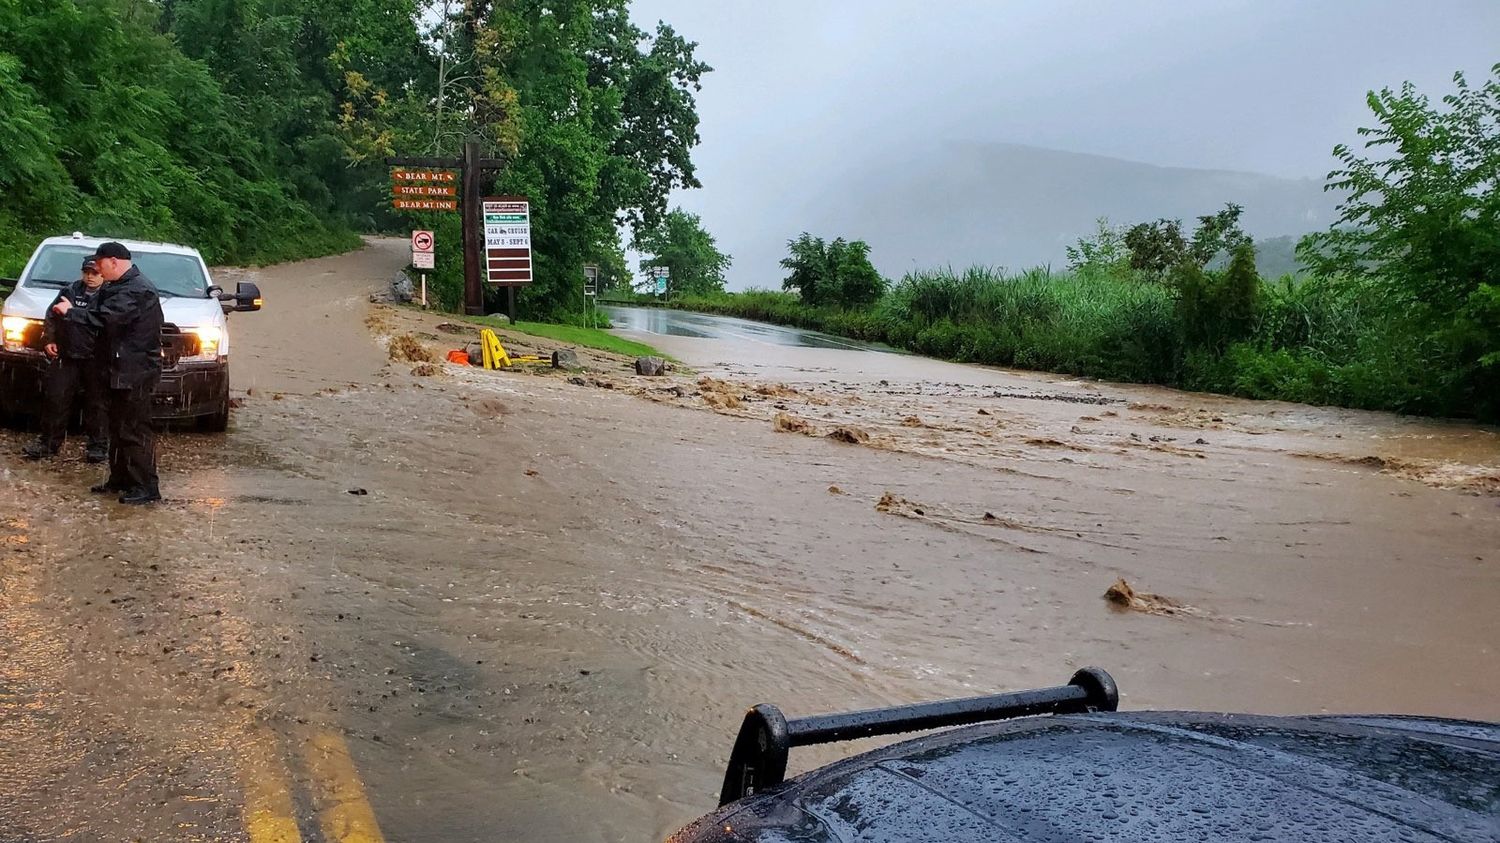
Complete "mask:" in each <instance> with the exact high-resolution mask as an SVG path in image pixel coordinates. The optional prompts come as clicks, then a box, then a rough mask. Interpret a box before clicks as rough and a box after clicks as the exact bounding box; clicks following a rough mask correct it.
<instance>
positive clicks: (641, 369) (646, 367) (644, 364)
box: [635, 357, 667, 378]
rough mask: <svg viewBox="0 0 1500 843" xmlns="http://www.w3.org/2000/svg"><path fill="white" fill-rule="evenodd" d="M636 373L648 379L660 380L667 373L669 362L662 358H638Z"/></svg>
mask: <svg viewBox="0 0 1500 843" xmlns="http://www.w3.org/2000/svg"><path fill="white" fill-rule="evenodd" d="M635 373H636V374H637V375H642V376H645V377H648V378H659V377H661V376H662V375H665V374H666V373H667V361H665V360H663V359H661V358H660V357H637V358H636V361H635Z"/></svg>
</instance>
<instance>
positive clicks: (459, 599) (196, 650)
mask: <svg viewBox="0 0 1500 843" xmlns="http://www.w3.org/2000/svg"><path fill="white" fill-rule="evenodd" d="M402 249H403V246H401V245H395V244H379V245H377V246H376V247H373V248H372V249H370V250H367V251H365V252H363V253H360V254H358V255H354V256H350V257H346V258H341V259H331V260H325V261H318V262H310V263H307V264H299V265H294V266H289V267H278V268H272V269H267V270H262V271H260V272H259V273H258V280H259V281H260V283H261V286H262V288H263V290H264V291H265V292H266V296H267V313H265V314H262V316H265V317H267V318H264V319H261V320H259V321H254V317H251V318H250V319H245V320H244V321H243V322H240V321H236V323H235V325H234V328H235V329H236V330H237V331H240V332H241V333H239V334H237V336H236V337H235V341H236V348H237V354H244V355H245V357H244V358H243V359H241V360H238V361H237V362H236V367H237V368H236V379H237V383H238V384H239V385H240V386H245V385H247V384H249V383H254V384H255V385H256V387H255V393H254V394H252V395H250V396H249V397H248V399H247V402H246V405H245V406H244V407H243V408H241V409H240V410H238V411H237V412H238V416H237V417H236V421H235V426H234V429H233V430H232V431H231V433H230V434H228V436H227V437H225V438H218V437H206V436H193V435H186V434H173V435H171V436H169V437H167V438H166V439H165V441H164V445H163V463H164V466H163V467H164V471H163V477H164V480H163V484H164V490H165V492H166V494H167V495H168V497H169V499H170V501H169V503H168V505H167V506H165V507H163V508H161V509H158V510H152V511H146V512H141V511H137V510H128V511H127V510H122V509H121V508H120V507H117V506H115V505H113V504H105V503H102V502H100V500H99V499H98V498H96V497H93V496H90V495H88V494H87V493H86V492H85V491H84V489H85V488H86V486H87V484H88V482H90V481H92V480H93V479H96V478H94V477H93V471H92V467H87V466H84V465H83V464H82V463H81V461H76V460H72V461H68V462H64V463H62V464H60V465H59V464H53V465H35V464H27V463H22V462H20V461H19V460H16V459H14V458H11V457H5V458H4V462H3V464H0V465H3V467H0V470H3V472H4V474H3V478H4V482H3V483H0V510H3V511H4V512H5V513H6V520H5V521H4V522H3V530H0V532H3V533H4V535H3V536H0V653H3V654H4V658H3V659H0V838H6V839H9V838H11V837H14V838H18V839H28V840H30V839H35V840H62V839H77V840H86V839H131V838H132V837H141V838H143V839H151V840H155V839H163V840H165V839H203V840H220V839H243V837H242V835H244V833H245V828H244V820H245V817H246V816H247V815H249V813H250V812H249V806H264V805H273V806H274V805H276V804H278V802H277V799H276V798H275V796H276V794H278V793H281V792H283V791H284V792H285V794H286V798H285V800H283V801H284V802H285V804H286V806H288V808H287V809H288V810H289V811H290V812H291V813H292V815H293V818H294V820H295V822H296V824H298V825H300V827H301V828H302V829H303V834H304V839H314V838H315V834H316V829H317V827H318V820H319V818H320V817H323V816H324V815H325V814H326V811H327V804H326V801H325V800H323V799H322V798H321V797H320V796H319V794H320V793H323V792H325V791H326V790H327V787H326V782H325V781H324V778H325V777H326V768H327V767H328V765H327V764H326V763H318V762H317V755H316V753H314V752H312V751H311V750H310V749H309V747H313V748H322V747H325V746H326V745H327V744H328V742H329V741H330V740H332V739H334V738H336V739H338V740H341V741H345V742H346V743H347V753H348V757H349V758H351V759H352V763H353V766H354V768H356V769H357V771H358V775H359V777H360V779H361V780H362V783H363V792H364V795H365V796H366V797H367V798H368V802H369V804H370V806H371V807H372V808H373V815H374V817H376V818H377V819H378V821H379V824H380V826H381V827H382V829H383V830H384V832H385V836H386V839H389V840H403V841H409V840H416V841H439V840H441V841H462V840H475V841H477V840H516V839H525V840H558V841H564V840H566V841H579V840H584V841H587V840H601V841H602V840H641V839H648V838H653V837H654V838H658V839H659V838H660V837H661V836H663V835H664V834H666V833H668V832H669V831H670V830H672V829H673V828H675V827H677V826H678V825H680V824H682V823H683V822H685V821H687V820H689V819H691V818H692V817H694V816H696V815H698V814H700V813H703V812H705V811H707V810H709V809H710V808H711V807H712V806H713V803H714V795H715V794H716V792H717V788H718V784H719V777H720V776H721V775H722V772H723V764H724V762H725V759H726V756H727V754H728V750H729V746H730V742H731V740H732V738H733V734H734V730H735V728H736V726H737V723H738V718H739V716H740V714H741V712H742V710H743V708H744V707H745V706H746V705H749V704H751V703H755V702H760V701H768V702H775V703H778V704H781V705H782V706H783V707H784V708H786V710H787V711H788V712H789V713H791V714H793V715H797V714H807V713H816V712H822V711H831V710H835V709H841V708H852V707H862V706H870V705H880V704H890V703H896V702H902V701H915V700H923V699H934V698H939V697H947V696H957V695H965V694H975V693H981V692H989V691H997V690H1005V689H1015V688H1022V687H1033V686H1040V685H1051V684H1056V683H1058V682H1060V681H1063V680H1065V679H1066V678H1067V676H1068V675H1069V674H1071V672H1072V671H1073V670H1074V669H1075V668H1077V667H1079V666H1082V665H1085V664H1097V665H1099V666H1102V667H1105V668H1107V669H1109V670H1110V671H1111V672H1113V673H1114V675H1115V676H1116V678H1117V679H1118V680H1119V682H1120V686H1121V689H1122V691H1123V693H1124V706H1125V707H1126V708H1134V709H1140V708H1204V709H1229V710H1248V711H1260V712H1272V713H1284V712H1318V711H1346V712H1347V711H1360V712H1365V711H1377V710H1378V711H1394V712H1420V713H1427V714H1439V715H1452V716H1463V717H1482V718H1487V719H1495V718H1497V717H1500V705H1497V703H1496V700H1497V699H1500V669H1497V668H1500V663H1497V653H1496V643H1497V642H1496V639H1495V627H1494V622H1493V618H1494V606H1495V605H1496V602H1497V600H1500V566H1497V561H1500V559H1497V557H1500V554H1497V552H1496V548H1497V547H1500V506H1497V503H1500V497H1496V496H1494V495H1492V494H1490V493H1489V492H1490V491H1491V488H1492V487H1491V486H1489V485H1487V483H1488V482H1489V481H1488V480H1487V479H1486V478H1488V477H1496V478H1500V458H1497V457H1500V445H1497V438H1496V435H1495V432H1494V431H1493V430H1490V429H1487V428H1481V427H1475V426H1470V425H1462V424H1454V423H1443V422H1431V421H1421V420H1410V419H1400V418H1396V417H1393V416H1386V415H1380V414H1373V413H1355V412H1350V411H1341V410H1321V409H1314V408H1308V407H1301V406H1295V405H1287V404H1275V403H1257V402H1248V401H1237V400H1232V399H1224V398H1217V397H1212V396H1201V395H1190V394H1185V393H1178V392H1173V391H1170V390H1163V389H1157V388H1151V387H1121V386H1113V385H1104V384H1094V383H1087V382H1079V381H1076V380H1071V379H1067V378H1061V377H1055V376H1046V375H1035V374H1024V373H1015V372H1007V371H1002V370H997V369H982V368H973V367H962V366H954V365H951V364H946V363H940V362H936V361H931V360H925V359H922V358H917V357H911V356H901V355H892V354H871V353H868V352H867V351H863V350H852V349H848V348H844V347H840V346H829V345H826V344H824V345H819V344H818V343H817V342H816V341H812V342H807V341H803V339H801V338H795V339H790V340H785V341H782V340H776V339H769V338H771V337H787V336H791V337H796V334H797V333H798V332H789V331H784V329H773V328H770V327H769V326H756V327H754V328H753V329H752V328H746V327H744V326H743V325H742V324H740V323H741V321H742V320H722V319H716V318H713V317H702V316H694V315H690V314H666V313H661V312H659V311H647V312H646V313H647V316H649V317H650V319H655V318H657V317H655V316H650V314H656V313H660V314H661V315H660V319H662V320H664V321H662V322H659V323H656V322H650V321H649V319H648V321H647V322H646V323H644V324H636V332H637V334H639V335H643V336H644V335H647V334H649V338H650V340H651V341H652V342H655V343H657V344H658V345H659V347H661V348H662V349H663V350H664V351H667V352H668V353H670V354H672V355H673V356H675V357H677V358H678V359H679V360H682V361H684V362H685V363H686V364H688V365H690V366H694V367H695V368H697V369H698V370H699V371H700V372H704V373H708V374H712V375H714V376H716V377H720V378H725V379H728V382H727V383H724V382H716V381H706V382H705V383H703V384H701V385H700V384H698V383H696V382H695V378H694V377H687V378H679V379H675V380H672V379H669V380H665V381H663V380H653V379H636V378H633V377H631V376H629V375H627V374H625V373H624V368H623V367H622V366H619V365H618V364H616V365H615V366H614V367H612V368H607V369H606V370H604V371H602V372H600V373H595V374H592V375H589V376H588V378H585V379H584V381H585V383H592V384H593V385H582V386H580V385H575V384H572V383H569V382H568V381H567V380H566V379H565V378H562V377H532V376H527V375H524V374H496V373H486V372H482V371H475V370H459V369H453V370H450V371H448V372H447V373H445V374H443V375H441V376H438V377H413V376H411V375H410V374H409V370H410V364H401V365H394V366H391V367H388V368H384V369H382V367H383V366H385V358H384V353H383V351H382V350H381V349H380V347H379V346H378V345H376V344H375V343H373V342H371V341H370V340H369V339H368V337H367V335H366V334H365V333H364V329H363V327H362V324H361V323H362V320H363V318H364V312H365V307H366V305H365V302H364V297H365V294H366V292H367V291H368V289H370V288H371V287H372V286H373V285H375V284H377V283H379V280H380V279H381V278H383V277H385V276H386V275H388V274H389V271H390V269H391V267H393V266H395V265H396V264H398V263H399V262H400V261H401V260H403V259H404V258H403V251H402ZM309 279H310V280H309ZM400 318H401V319H404V320H407V321H406V323H405V324H407V325H414V326H417V327H415V328H413V330H415V331H417V332H418V333H421V332H422V331H424V330H425V331H430V336H431V337H432V339H433V341H434V342H439V341H441V342H449V343H450V344H451V343H452V342H454V341H452V340H449V338H448V337H447V335H445V334H442V333H441V332H440V331H439V330H438V329H437V328H436V327H435V323H436V322H438V321H440V320H438V319H436V318H428V317H422V316H418V315H410V314H408V315H402V316H401V317H400ZM643 318H646V317H643ZM236 319H237V320H238V319H239V317H236ZM424 320H425V321H424ZM617 321H620V322H624V320H623V319H621V320H617ZM626 324H629V323H626ZM652 324H656V325H658V327H659V328H660V330H659V331H656V332H651V331H647V330H646V328H647V326H649V325H652ZM684 324H686V325H696V326H697V327H696V328H693V329H692V330H694V331H696V334H688V333H686V331H687V330H688V329H686V328H679V327H675V326H680V325H684ZM747 324H751V325H753V323H747ZM403 330H404V329H403ZM309 336H317V337H321V338H325V340H326V342H325V343H323V344H322V345H320V346H319V348H318V353H317V354H308V353H306V352H304V351H299V348H304V347H305V345H304V344H303V341H304V340H305V338H306V337H309ZM242 343H243V345H242ZM604 386H607V387H610V388H599V387H604ZM632 393H633V394H632ZM279 395H280V396H284V397H280V398H278V396H279ZM726 396H728V397H732V398H733V399H734V400H733V401H729V400H728V399H727V398H726ZM646 399H650V400H646ZM710 403H712V404H713V405H714V406H717V407H718V408H719V412H708V411H706V409H705V408H706V407H707V406H708V405H709V404H710ZM780 416H786V417H787V419H790V420H792V421H794V422H797V423H800V424H799V426H797V427H794V428H793V427H787V425H785V424H784V425H783V426H784V427H786V428H787V429H796V430H802V431H803V432H805V433H807V434H810V435H799V434H797V433H786V432H777V429H776V428H775V427H774V426H773V423H772V420H773V419H775V418H778V417H780ZM840 429H847V430H857V431H859V432H860V433H862V434H864V435H865V436H866V437H867V438H866V439H865V440H864V444H863V445H851V444H844V443H842V442H837V441H830V440H829V439H828V438H826V436H825V435H824V434H826V433H830V432H835V431H837V430H840ZM855 438H857V437H855ZM20 441H21V439H20V437H19V436H18V435H7V436H6V437H5V438H3V439H0V446H3V447H5V448H6V450H7V451H8V452H10V453H14V450H15V448H16V447H17V446H18V445H19V443H20ZM1445 487H1446V488H1445ZM351 492H353V494H351ZM1120 577H1123V578H1125V579H1127V580H1128V581H1129V582H1130V583H1131V584H1132V585H1133V586H1135V587H1136V588H1137V589H1138V590H1141V591H1146V592H1155V593H1156V594H1158V595H1160V596H1161V597H1162V598H1164V601H1167V602H1160V603H1148V604H1145V605H1144V606H1143V607H1142V608H1143V609H1144V610H1143V611H1121V610H1119V609H1116V608H1112V606H1111V605H1110V604H1109V603H1107V602H1106V601H1105V600H1103V599H1102V594H1103V592H1104V590H1105V589H1106V588H1107V587H1108V586H1109V585H1110V584H1111V583H1113V582H1114V581H1115V579H1117V578H1120ZM1173 604H1175V605H1173ZM846 751H850V749H849V748H845V747H826V748H820V749H813V750H807V751H799V752H798V753H796V754H794V756H793V758H792V766H793V768H794V769H799V768H805V767H807V766H808V765H811V764H815V763H819V762H822V761H826V760H828V759H830V758H833V757H837V756H838V755H839V754H841V753H843V752H846ZM325 761H326V758H325ZM339 792H340V793H347V791H346V790H343V791H339Z"/></svg>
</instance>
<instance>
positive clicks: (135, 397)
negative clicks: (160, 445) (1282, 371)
mask: <svg viewBox="0 0 1500 843" xmlns="http://www.w3.org/2000/svg"><path fill="white" fill-rule="evenodd" d="M159 380H161V375H159V374H157V375H151V376H150V377H148V378H146V381H145V382H144V383H140V384H136V385H135V386H133V387H130V388H129V389H113V388H111V389H110V390H109V485H111V486H113V487H115V488H116V489H121V490H135V489H143V490H146V491H148V492H153V493H159V491H160V490H159V487H158V486H157V482H156V431H154V430H152V429H151V394H152V393H153V392H155V391H156V382H157V381H159Z"/></svg>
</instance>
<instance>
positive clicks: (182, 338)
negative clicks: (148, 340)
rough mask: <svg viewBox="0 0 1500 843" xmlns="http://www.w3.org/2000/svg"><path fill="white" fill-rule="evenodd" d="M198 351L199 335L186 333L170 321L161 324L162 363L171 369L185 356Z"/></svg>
mask: <svg viewBox="0 0 1500 843" xmlns="http://www.w3.org/2000/svg"><path fill="white" fill-rule="evenodd" d="M197 353H198V335H197V334H189V333H185V332H183V331H181V330H179V329H178V327H177V326H176V325H173V324H172V323H170V322H168V323H166V324H165V325H162V326H161V363H162V366H163V367H164V368H167V369H170V368H172V367H173V366H176V365H177V361H178V360H180V359H182V358H183V357H192V356H194V355H196V354H197Z"/></svg>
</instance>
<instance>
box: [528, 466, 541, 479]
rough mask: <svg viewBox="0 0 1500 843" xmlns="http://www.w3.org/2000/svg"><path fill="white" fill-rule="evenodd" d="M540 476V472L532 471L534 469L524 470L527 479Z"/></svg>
mask: <svg viewBox="0 0 1500 843" xmlns="http://www.w3.org/2000/svg"><path fill="white" fill-rule="evenodd" d="M540 474H541V472H540V471H537V470H536V469H534V468H528V469H526V476H527V477H537V476H539V475H540Z"/></svg>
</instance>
